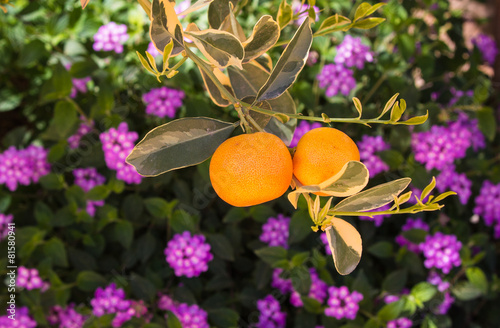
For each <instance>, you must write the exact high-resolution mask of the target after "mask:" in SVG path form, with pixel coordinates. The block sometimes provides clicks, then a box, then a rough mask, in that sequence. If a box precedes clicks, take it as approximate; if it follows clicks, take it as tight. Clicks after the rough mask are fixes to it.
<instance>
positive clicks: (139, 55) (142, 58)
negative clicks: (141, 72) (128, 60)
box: [136, 51, 156, 75]
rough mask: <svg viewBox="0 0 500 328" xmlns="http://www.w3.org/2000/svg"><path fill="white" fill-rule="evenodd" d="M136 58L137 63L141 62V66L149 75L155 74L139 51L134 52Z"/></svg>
mask: <svg viewBox="0 0 500 328" xmlns="http://www.w3.org/2000/svg"><path fill="white" fill-rule="evenodd" d="M136 54H137V57H139V61H140V62H141V64H142V66H143V67H144V68H145V69H146V70H147V71H148V72H149V73H151V74H153V75H156V72H155V71H154V70H153V68H151V65H150V64H149V63H148V61H147V60H146V58H144V56H142V55H141V54H140V53H139V51H136Z"/></svg>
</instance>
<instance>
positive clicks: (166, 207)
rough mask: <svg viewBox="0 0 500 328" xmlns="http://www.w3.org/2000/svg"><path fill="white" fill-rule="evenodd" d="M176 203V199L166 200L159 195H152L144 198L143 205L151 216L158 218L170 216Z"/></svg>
mask: <svg viewBox="0 0 500 328" xmlns="http://www.w3.org/2000/svg"><path fill="white" fill-rule="evenodd" d="M178 203H179V201H178V200H173V201H171V202H167V201H166V200H164V199H163V198H160V197H152V198H147V199H145V200H144V205H145V206H146V209H147V210H148V212H149V213H150V214H151V215H152V216H154V217H156V218H160V219H165V218H169V217H171V216H172V211H173V209H174V207H175V206H176V205H177V204H178Z"/></svg>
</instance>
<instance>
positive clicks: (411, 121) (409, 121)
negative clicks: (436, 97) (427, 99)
mask: <svg viewBox="0 0 500 328" xmlns="http://www.w3.org/2000/svg"><path fill="white" fill-rule="evenodd" d="M428 117H429V112H427V113H426V114H425V115H422V116H415V117H412V118H409V119H407V120H406V121H399V122H397V124H404V125H419V124H422V123H425V121H427V118H428Z"/></svg>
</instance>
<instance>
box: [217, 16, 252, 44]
mask: <svg viewBox="0 0 500 328" xmlns="http://www.w3.org/2000/svg"><path fill="white" fill-rule="evenodd" d="M219 30H221V31H226V32H229V33H231V34H232V35H234V36H235V37H237V38H238V40H240V41H241V42H245V41H246V39H247V37H246V35H245V31H243V27H241V25H240V23H238V21H237V20H236V17H235V16H234V13H233V11H232V10H230V11H229V15H228V16H227V17H226V19H225V20H224V21H223V22H222V24H221V26H220V27H219Z"/></svg>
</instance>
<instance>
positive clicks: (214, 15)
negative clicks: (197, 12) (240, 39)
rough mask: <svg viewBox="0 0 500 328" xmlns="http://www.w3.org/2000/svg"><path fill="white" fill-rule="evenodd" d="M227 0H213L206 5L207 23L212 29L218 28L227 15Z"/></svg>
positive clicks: (228, 11)
mask: <svg viewBox="0 0 500 328" xmlns="http://www.w3.org/2000/svg"><path fill="white" fill-rule="evenodd" d="M229 13H230V10H229V0H213V1H212V3H210V6H209V7H208V23H209V24H210V27H211V28H213V29H218V28H219V27H220V26H221V25H222V22H224V20H225V19H226V18H227V17H228V16H229Z"/></svg>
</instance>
